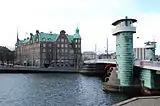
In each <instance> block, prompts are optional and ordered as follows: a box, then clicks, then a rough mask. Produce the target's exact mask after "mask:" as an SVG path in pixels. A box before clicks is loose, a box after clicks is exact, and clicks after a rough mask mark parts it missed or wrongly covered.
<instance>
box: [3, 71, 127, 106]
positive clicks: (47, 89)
mask: <svg viewBox="0 0 160 106" xmlns="http://www.w3.org/2000/svg"><path fill="white" fill-rule="evenodd" d="M101 84H102V83H101V80H100V79H99V78H98V77H88V76H82V75H79V74H0V85H1V87H0V106H110V105H112V104H114V103H117V102H120V101H122V100H125V99H127V98H128V97H127V96H124V95H120V94H113V93H106V92H103V91H102V89H101V87H102V85H101Z"/></svg>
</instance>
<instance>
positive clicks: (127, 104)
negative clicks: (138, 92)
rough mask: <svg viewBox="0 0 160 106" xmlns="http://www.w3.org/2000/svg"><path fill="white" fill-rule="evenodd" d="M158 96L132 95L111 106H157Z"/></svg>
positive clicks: (159, 98)
mask: <svg viewBox="0 0 160 106" xmlns="http://www.w3.org/2000/svg"><path fill="white" fill-rule="evenodd" d="M159 105H160V96H147V97H134V98H132V99H128V100H125V101H122V102H120V103H117V104H114V105H113V106H159Z"/></svg>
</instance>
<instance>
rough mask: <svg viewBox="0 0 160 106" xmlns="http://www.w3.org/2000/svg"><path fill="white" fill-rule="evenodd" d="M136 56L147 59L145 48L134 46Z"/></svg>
mask: <svg viewBox="0 0 160 106" xmlns="http://www.w3.org/2000/svg"><path fill="white" fill-rule="evenodd" d="M134 58H136V59H140V60H145V48H134Z"/></svg>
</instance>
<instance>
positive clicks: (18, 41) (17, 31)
mask: <svg viewBox="0 0 160 106" xmlns="http://www.w3.org/2000/svg"><path fill="white" fill-rule="evenodd" d="M18 42H19V38H18V28H17V43H18Z"/></svg>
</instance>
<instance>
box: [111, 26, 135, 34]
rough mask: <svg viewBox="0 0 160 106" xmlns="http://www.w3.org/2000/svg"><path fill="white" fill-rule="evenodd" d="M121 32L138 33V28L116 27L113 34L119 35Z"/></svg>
mask: <svg viewBox="0 0 160 106" xmlns="http://www.w3.org/2000/svg"><path fill="white" fill-rule="evenodd" d="M121 32H133V33H136V27H134V26H124V27H116V28H113V29H112V34H113V35H117V34H118V33H121Z"/></svg>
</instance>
